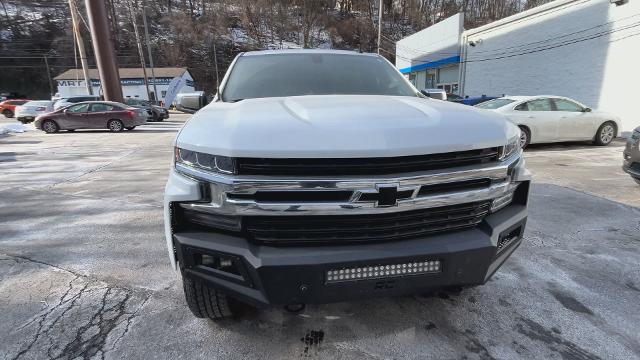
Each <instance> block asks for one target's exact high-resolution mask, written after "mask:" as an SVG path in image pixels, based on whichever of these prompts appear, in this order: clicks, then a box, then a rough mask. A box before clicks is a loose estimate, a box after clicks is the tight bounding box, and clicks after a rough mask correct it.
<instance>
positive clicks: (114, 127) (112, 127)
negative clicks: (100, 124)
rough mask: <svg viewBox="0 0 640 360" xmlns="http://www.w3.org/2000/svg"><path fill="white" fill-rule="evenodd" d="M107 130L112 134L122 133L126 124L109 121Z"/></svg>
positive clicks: (118, 121)
mask: <svg viewBox="0 0 640 360" xmlns="http://www.w3.org/2000/svg"><path fill="white" fill-rule="evenodd" d="M107 128H108V129H109V131H111V132H114V133H115V132H121V131H122V130H124V124H123V123H122V121H120V120H115V119H114V120H109V121H107Z"/></svg>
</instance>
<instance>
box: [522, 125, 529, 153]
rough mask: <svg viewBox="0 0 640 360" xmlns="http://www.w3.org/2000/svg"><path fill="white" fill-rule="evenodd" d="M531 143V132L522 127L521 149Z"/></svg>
mask: <svg viewBox="0 0 640 360" xmlns="http://www.w3.org/2000/svg"><path fill="white" fill-rule="evenodd" d="M529 142H531V131H529V129H527V128H526V127H524V126H520V148H522V149H524V148H526V147H527V146H529Z"/></svg>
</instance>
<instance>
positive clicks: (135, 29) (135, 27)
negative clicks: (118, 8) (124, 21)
mask: <svg viewBox="0 0 640 360" xmlns="http://www.w3.org/2000/svg"><path fill="white" fill-rule="evenodd" d="M136 7H137V6H136ZM129 14H130V16H131V23H132V24H133V33H134V34H135V35H136V42H137V43H138V56H139V57H140V66H141V67H142V75H143V76H144V88H145V89H147V99H148V100H151V93H150V92H149V79H148V78H147V65H146V64H145V62H144V51H143V50H142V40H141V39H140V33H139V32H138V22H137V21H136V14H134V12H133V0H129Z"/></svg>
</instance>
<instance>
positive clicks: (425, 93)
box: [420, 89, 431, 97]
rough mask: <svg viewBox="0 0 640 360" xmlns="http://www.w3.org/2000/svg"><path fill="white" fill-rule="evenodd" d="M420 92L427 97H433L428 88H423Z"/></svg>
mask: <svg viewBox="0 0 640 360" xmlns="http://www.w3.org/2000/svg"><path fill="white" fill-rule="evenodd" d="M420 93H421V94H422V95H424V96H426V97H431V95H429V92H428V91H427V90H424V89H422V90H420Z"/></svg>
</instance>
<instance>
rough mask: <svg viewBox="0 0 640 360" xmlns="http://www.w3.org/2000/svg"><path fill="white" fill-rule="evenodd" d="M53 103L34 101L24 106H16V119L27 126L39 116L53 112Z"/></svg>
mask: <svg viewBox="0 0 640 360" xmlns="http://www.w3.org/2000/svg"><path fill="white" fill-rule="evenodd" d="M53 103H54V102H53V101H49V100H33V101H29V102H27V103H25V104H23V105H20V106H16V113H15V116H16V119H17V120H18V121H20V122H21V123H23V124H27V123H30V122H32V121H33V120H35V119H36V117H37V116H38V115H42V114H46V113H49V112H52V111H53Z"/></svg>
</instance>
